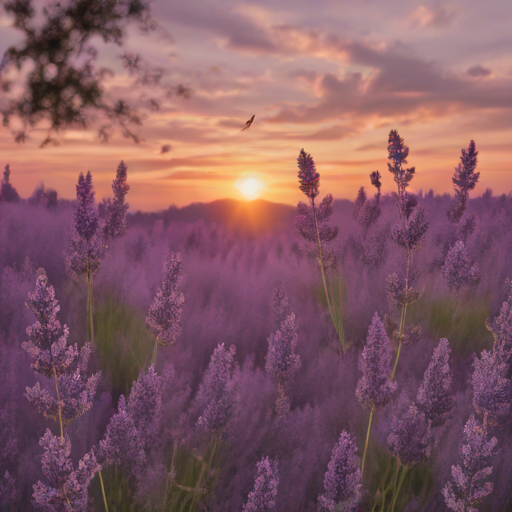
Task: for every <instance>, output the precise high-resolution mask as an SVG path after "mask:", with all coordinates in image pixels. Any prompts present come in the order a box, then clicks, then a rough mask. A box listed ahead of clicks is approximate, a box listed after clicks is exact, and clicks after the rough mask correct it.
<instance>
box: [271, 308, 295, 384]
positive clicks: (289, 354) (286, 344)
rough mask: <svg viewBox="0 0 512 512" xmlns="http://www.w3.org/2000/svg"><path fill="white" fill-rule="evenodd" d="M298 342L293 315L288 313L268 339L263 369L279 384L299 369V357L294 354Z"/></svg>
mask: <svg viewBox="0 0 512 512" xmlns="http://www.w3.org/2000/svg"><path fill="white" fill-rule="evenodd" d="M297 341H298V334H297V326H296V324H295V315H294V314H293V313H290V314H289V315H288V316H287V317H286V320H285V321H284V322H283V323H282V324H281V327H280V328H279V330H278V331H276V332H275V333H274V334H271V335H270V337H269V338H268V353H267V358H266V361H267V362H266V364H265V369H266V370H267V372H269V373H271V374H272V375H274V376H275V377H276V378H277V379H278V380H279V381H280V382H283V383H284V382H286V381H287V380H289V379H290V377H291V376H292V375H293V374H294V373H295V372H296V371H297V370H298V369H299V368H300V356H298V355H297V354H295V347H296V345H297Z"/></svg>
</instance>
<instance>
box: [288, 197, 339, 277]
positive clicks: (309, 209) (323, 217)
mask: <svg viewBox="0 0 512 512" xmlns="http://www.w3.org/2000/svg"><path fill="white" fill-rule="evenodd" d="M333 203H334V199H333V197H332V195H331V194H327V195H326V196H325V197H324V198H323V199H322V202H321V203H320V205H319V206H316V205H314V204H309V205H307V204H305V203H303V202H302V201H299V203H298V204H297V212H298V213H297V215H296V217H295V219H294V223H295V226H297V229H298V230H299V233H300V234H301V236H302V237H303V238H304V239H305V240H306V241H308V242H311V243H312V244H314V249H313V251H314V254H316V257H317V259H318V258H319V257H320V255H319V252H318V244H319V243H320V249H321V254H322V258H321V261H322V264H323V265H324V267H332V266H334V265H335V256H334V253H333V251H332V250H331V249H330V248H329V246H328V244H329V242H332V241H333V240H334V239H335V238H336V237H337V236H338V232H339V229H338V227H337V226H336V227H330V226H329V225H328V224H327V222H328V221H329V217H330V216H331V215H332V213H333ZM315 218H316V222H315ZM317 228H318V232H317Z"/></svg>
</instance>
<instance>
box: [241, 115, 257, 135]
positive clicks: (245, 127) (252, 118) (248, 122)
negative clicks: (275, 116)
mask: <svg viewBox="0 0 512 512" xmlns="http://www.w3.org/2000/svg"><path fill="white" fill-rule="evenodd" d="M255 115H256V114H254V115H253V116H252V117H251V119H249V121H247V122H246V123H245V126H244V127H243V128H242V129H241V130H240V131H241V132H243V131H244V130H247V128H249V126H251V124H252V122H253V121H254V117H255Z"/></svg>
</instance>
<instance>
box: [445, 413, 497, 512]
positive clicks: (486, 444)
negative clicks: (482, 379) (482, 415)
mask: <svg viewBox="0 0 512 512" xmlns="http://www.w3.org/2000/svg"><path fill="white" fill-rule="evenodd" d="M497 443H498V440H497V439H496V438H495V437H493V438H492V439H491V440H490V441H488V440H487V431H486V430H485V429H484V428H482V426H481V425H480V423H478V421H477V420H476V419H475V417H474V416H471V418H469V420H468V421H467V423H466V425H465V427H464V442H463V443H462V445H461V446H460V448H459V454H460V458H461V463H462V465H460V466H452V477H453V482H448V483H447V484H446V486H445V487H444V489H443V496H444V499H445V502H446V505H447V507H448V508H449V509H451V510H455V511H456V512H460V511H462V512H477V509H476V508H475V506H476V505H478V503H480V501H482V499H483V498H485V497H486V496H487V495H489V494H491V493H492V490H493V486H492V483H491V482H486V481H485V480H486V479H487V477H489V476H490V475H491V474H492V465H491V461H492V458H493V457H494V455H495V450H494V448H495V447H496V444H497Z"/></svg>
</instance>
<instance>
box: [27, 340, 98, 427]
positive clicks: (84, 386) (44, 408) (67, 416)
mask: <svg viewBox="0 0 512 512" xmlns="http://www.w3.org/2000/svg"><path fill="white" fill-rule="evenodd" d="M84 348H86V347H84ZM87 349H88V347H87ZM87 358H88V356H87ZM100 377H101V372H98V373H96V374H94V375H91V376H90V377H89V378H85V377H84V376H83V375H82V374H81V372H80V370H79V369H76V370H75V371H74V372H66V373H64V374H62V375H59V376H58V379H57V382H58V387H59V397H60V401H59V400H58V399H56V398H55V397H53V396H52V395H51V394H50V393H49V392H48V391H47V390H46V389H42V388H41V386H40V384H39V382H37V383H36V385H35V386H34V387H32V388H29V387H27V388H26V394H25V396H26V397H27V398H28V400H29V401H30V402H31V403H32V404H34V406H35V408H36V410H37V412H38V413H39V414H42V415H43V416H44V417H45V418H47V419H51V420H54V421H59V404H60V414H61V415H62V422H63V424H64V425H67V424H69V423H70V422H72V421H73V420H75V419H77V418H78V417H80V416H81V415H82V414H84V413H86V412H87V411H88V410H89V409H90V408H91V407H92V405H93V400H94V396H95V395H96V388H97V386H98V383H99V380H100Z"/></svg>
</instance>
